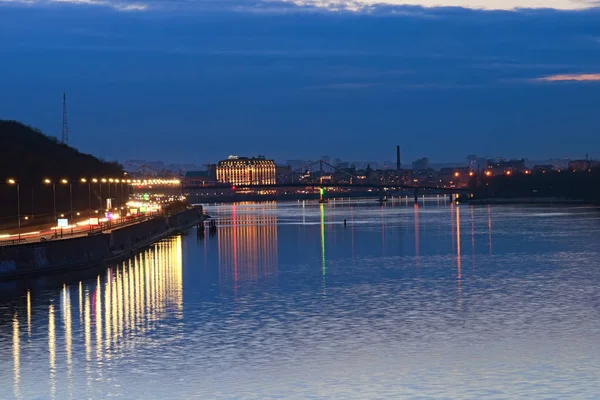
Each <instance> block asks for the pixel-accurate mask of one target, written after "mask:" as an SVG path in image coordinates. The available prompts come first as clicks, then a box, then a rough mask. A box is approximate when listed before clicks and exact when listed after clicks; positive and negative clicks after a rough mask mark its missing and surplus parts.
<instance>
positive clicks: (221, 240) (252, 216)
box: [217, 203, 278, 288]
mask: <svg viewBox="0 0 600 400" xmlns="http://www.w3.org/2000/svg"><path fill="white" fill-rule="evenodd" d="M275 209H276V205H275V204H274V203H273V204H267V205H265V206H264V207H262V208H261V209H260V210H257V211H256V212H252V213H248V212H238V207H237V206H236V205H233V206H231V219H230V220H229V221H226V220H224V221H221V226H220V227H219V229H218V233H217V240H218V255H219V280H220V281H221V283H225V282H231V281H233V283H234V287H235V288H237V286H238V284H239V283H240V282H242V281H256V280H258V278H259V277H260V278H261V279H263V278H264V279H267V280H270V279H275V278H276V277H277V268H278V260H277V257H278V256H277V215H276V214H275V213H274V212H272V211H274V210H275Z"/></svg>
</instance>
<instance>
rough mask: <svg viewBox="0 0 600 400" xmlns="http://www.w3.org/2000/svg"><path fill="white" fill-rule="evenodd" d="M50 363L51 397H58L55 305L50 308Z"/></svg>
mask: <svg viewBox="0 0 600 400" xmlns="http://www.w3.org/2000/svg"><path fill="white" fill-rule="evenodd" d="M48 361H49V364H50V366H49V371H50V397H51V398H54V397H55V396H56V328H55V326H54V304H50V306H49V308H48Z"/></svg>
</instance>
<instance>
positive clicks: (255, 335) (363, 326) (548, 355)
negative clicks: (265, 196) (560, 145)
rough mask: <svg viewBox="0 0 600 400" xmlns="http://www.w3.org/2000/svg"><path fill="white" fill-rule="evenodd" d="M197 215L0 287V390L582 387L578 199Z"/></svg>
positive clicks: (592, 266) (286, 394) (377, 391)
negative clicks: (200, 229)
mask: <svg viewBox="0 0 600 400" xmlns="http://www.w3.org/2000/svg"><path fill="white" fill-rule="evenodd" d="M207 211H208V212H209V214H211V215H212V216H214V217H217V218H218V219H219V225H220V226H221V227H220V229H219V230H218V232H217V233H216V235H214V236H208V235H207V236H206V237H205V238H204V239H201V238H198V237H197V236H196V232H195V231H194V230H192V231H190V233H189V235H187V236H181V237H175V238H173V239H170V240H166V241H163V242H161V243H159V244H157V245H155V246H154V247H153V248H152V249H149V250H147V251H146V252H144V253H143V254H141V255H139V256H137V257H135V258H133V259H131V260H129V261H128V262H125V263H123V264H122V265H119V266H115V267H113V268H111V269H109V270H106V271H103V272H102V273H100V274H99V275H98V276H96V277H93V278H91V279H85V280H83V281H81V282H78V281H77V280H75V281H72V282H70V283H69V284H66V285H62V284H61V282H60V281H59V282H58V284H57V285H55V286H54V287H53V288H47V289H40V288H39V285H37V286H35V287H33V288H31V290H29V291H28V290H19V291H18V292H13V291H9V288H5V289H4V298H3V299H2V300H0V317H1V318H0V398H1V399H8V398H17V399H36V398H39V399H46V398H73V399H80V398H94V399H99V398H108V397H121V398H126V399H149V398H155V399H168V398H186V399H188V398H199V399H270V398H296V399H306V398H340V399H350V398H354V399H375V398H394V399H397V398H409V397H415V398H473V399H476V398H482V397H487V398H581V399H585V398H589V399H592V398H599V397H600V284H599V283H600V262H599V255H600V240H599V238H600V212H599V211H598V210H597V209H593V208H542V207H489V208H488V207H475V208H473V207H469V206H463V205H460V206H454V205H450V204H444V203H443V202H441V204H438V202H437V201H433V202H428V203H426V204H424V205H423V204H422V205H420V206H418V207H415V206H413V205H411V204H408V205H406V204H405V203H398V202H396V203H388V204H386V205H385V206H379V205H378V204H375V203H373V201H361V202H358V203H354V204H348V203H345V204H344V205H341V204H339V203H338V204H332V203H330V204H327V205H324V206H320V205H318V204H315V203H306V204H305V205H303V204H302V203H300V204H298V203H287V204H285V203H283V204H282V203H280V204H274V203H273V204H260V205H257V204H247V205H237V206H231V205H228V206H218V207H209V208H208V209H207ZM344 219H347V220H348V225H347V226H346V227H344V225H343V220H344Z"/></svg>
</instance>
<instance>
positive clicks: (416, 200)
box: [415, 188, 419, 204]
mask: <svg viewBox="0 0 600 400" xmlns="http://www.w3.org/2000/svg"><path fill="white" fill-rule="evenodd" d="M415 204H419V189H416V188H415Z"/></svg>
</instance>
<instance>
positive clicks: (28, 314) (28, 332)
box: [27, 290, 31, 338]
mask: <svg viewBox="0 0 600 400" xmlns="http://www.w3.org/2000/svg"><path fill="white" fill-rule="evenodd" d="M27 336H28V337H30V338H31V292H30V291H29V290H27Z"/></svg>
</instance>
